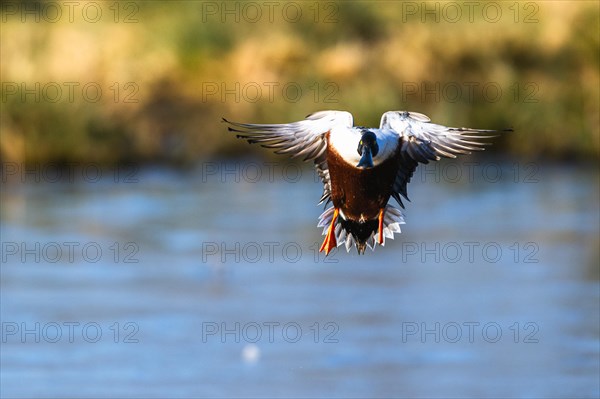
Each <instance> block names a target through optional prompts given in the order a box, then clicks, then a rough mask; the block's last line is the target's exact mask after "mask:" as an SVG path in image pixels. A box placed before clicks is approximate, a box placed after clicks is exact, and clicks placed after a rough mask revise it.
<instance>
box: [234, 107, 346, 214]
mask: <svg viewBox="0 0 600 399" xmlns="http://www.w3.org/2000/svg"><path fill="white" fill-rule="evenodd" d="M223 121H224V122H226V123H228V124H229V131H231V132H235V133H237V137H238V138H241V139H246V140H247V141H248V143H250V144H254V143H256V144H260V145H261V146H263V147H265V148H270V149H274V150H275V153H276V154H288V155H290V156H291V157H292V158H295V157H300V156H302V157H304V158H303V160H304V161H308V160H310V159H314V162H315V167H316V168H317V172H318V173H319V176H320V177H321V180H322V181H323V195H322V197H321V200H320V202H319V203H321V202H323V201H325V200H328V199H329V197H330V194H331V182H330V180H329V169H328V166H327V157H326V153H325V149H326V148H327V137H326V135H327V132H329V131H331V130H332V129H340V128H341V129H344V128H348V129H349V128H351V127H352V125H353V123H354V122H353V118H352V114H351V113H349V112H346V111H319V112H315V113H313V114H310V115H308V116H307V117H306V119H304V120H302V121H298V122H292V123H284V124H271V125H258V124H250V123H238V122H230V121H228V120H226V119H225V118H223Z"/></svg>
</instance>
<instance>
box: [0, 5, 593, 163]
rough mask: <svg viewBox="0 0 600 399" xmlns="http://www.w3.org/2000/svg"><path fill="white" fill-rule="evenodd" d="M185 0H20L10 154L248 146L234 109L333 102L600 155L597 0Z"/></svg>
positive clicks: (269, 111)
mask: <svg viewBox="0 0 600 399" xmlns="http://www.w3.org/2000/svg"><path fill="white" fill-rule="evenodd" d="M176 3H177V6H176V7H175V6H174V5H173V4H172V3H171V2H161V1H148V2H135V3H134V2H121V3H112V2H96V3H95V4H96V7H97V8H98V9H99V10H100V15H101V17H97V16H98V13H97V12H96V13H95V14H94V13H93V11H95V10H90V9H86V10H85V12H86V13H87V14H86V13H84V3H81V4H80V5H79V6H77V7H75V6H73V10H72V11H73V13H72V15H69V9H68V8H67V6H66V5H65V3H57V2H52V3H43V2H42V3H35V2H26V3H18V2H13V3H10V7H6V3H5V4H3V6H2V30H1V61H0V62H1V74H2V109H1V115H0V116H1V120H0V123H1V125H0V128H1V129H0V134H1V142H0V155H1V157H2V160H3V161H9V162H25V163H27V162H77V161H94V162H101V163H113V162H117V161H145V162H156V161H161V162H163V161H164V162H176V163H177V162H193V161H194V160H197V159H200V158H208V157H215V156H235V155H236V154H242V153H243V154H247V152H248V151H256V149H254V148H249V147H248V146H247V145H245V144H244V143H240V142H238V141H236V140H234V139H233V138H232V137H231V136H230V135H228V134H227V133H226V130H225V129H224V127H223V125H222V124H221V123H220V120H221V117H223V116H226V117H228V118H230V119H232V120H240V121H252V122H285V121H292V120H298V119H301V118H303V117H304V116H305V115H306V114H308V113H311V112H314V111H317V110H321V109H345V110H350V111H351V112H353V113H354V115H355V118H356V120H355V122H356V123H357V124H360V125H368V126H373V125H377V124H378V123H379V118H380V115H381V113H383V112H384V111H387V110H391V109H410V110H415V111H419V112H423V113H426V114H428V115H429V116H430V117H431V118H432V119H434V120H435V121H439V122H440V123H444V124H449V125H459V126H473V127H485V128H496V127H498V128H504V127H510V126H512V127H514V128H515V130H516V131H517V132H516V133H515V134H511V135H509V136H507V137H506V138H505V139H503V140H500V142H499V143H498V145H497V146H496V149H497V150H498V151H503V152H507V153H510V155H512V156H517V157H524V158H556V159H576V158H577V159H588V160H590V159H592V160H597V159H599V158H600V139H599V126H600V119H599V111H598V109H599V108H600V104H599V96H600V95H599V87H600V72H599V71H600V60H599V51H600V50H599V48H600V46H599V40H598V37H599V33H600V32H599V11H598V8H599V6H598V3H597V2H593V1H590V2H587V1H581V2H566V1H565V2H555V1H552V2H537V3H532V2H528V3H510V4H509V3H503V2H500V3H493V4H495V5H496V6H486V4H487V3H481V4H480V3H477V4H479V5H478V6H473V7H472V8H471V9H469V8H467V7H466V6H464V5H460V4H458V3H439V2H432V3H421V2H408V3H407V2H404V3H401V2H369V3H367V2H364V3H363V2H344V3H333V2H330V3H314V2H297V3H289V4H293V6H290V5H289V4H288V3H277V2H275V3H268V2H267V3H261V2H250V3H247V2H229V3H222V2H196V1H182V2H176ZM51 4H53V5H51ZM269 4H271V5H269ZM286 4H288V5H286ZM436 4H437V5H436ZM57 5H58V6H57ZM490 7H492V8H490ZM493 7H496V8H493ZM511 7H512V8H511ZM55 9H59V10H61V11H62V14H61V15H60V16H58V14H57V13H56V11H55ZM23 10H27V12H26V13H23ZM498 12H499V13H498Z"/></svg>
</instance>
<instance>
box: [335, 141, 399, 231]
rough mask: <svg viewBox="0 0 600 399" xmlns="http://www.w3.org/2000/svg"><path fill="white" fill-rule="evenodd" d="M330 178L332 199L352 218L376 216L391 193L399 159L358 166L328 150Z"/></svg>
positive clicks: (360, 218) (370, 218) (363, 219)
mask: <svg viewBox="0 0 600 399" xmlns="http://www.w3.org/2000/svg"><path fill="white" fill-rule="evenodd" d="M327 165H328V167H329V176H330V179H331V201H332V202H333V205H334V206H335V207H336V208H339V209H341V211H342V212H343V214H344V215H345V216H346V217H347V218H348V219H350V220H354V221H365V220H372V219H376V218H377V217H378V215H379V210H380V209H381V208H384V207H385V205H386V204H387V202H388V200H389V199H390V196H391V195H392V187H393V185H394V181H395V179H396V173H397V172H398V162H397V160H396V158H395V157H390V158H389V159H388V160H386V161H385V162H382V163H381V164H379V165H377V166H374V167H372V168H369V169H358V168H356V167H354V166H353V165H350V164H348V163H347V162H345V161H344V160H343V159H342V158H341V156H340V155H339V154H338V153H336V152H335V151H333V150H330V151H328V153H327Z"/></svg>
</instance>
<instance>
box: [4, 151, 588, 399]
mask: <svg viewBox="0 0 600 399" xmlns="http://www.w3.org/2000/svg"><path fill="white" fill-rule="evenodd" d="M227 165H229V164H226V163H216V164H214V165H212V166H216V168H217V170H218V169H221V168H225V169H224V170H234V171H235V170H237V171H238V172H240V165H239V164H237V165H236V164H234V165H233V166H231V165H229V166H227ZM259 165H260V163H259ZM442 165H443V164H442ZM461 165H462V164H461ZM451 166H452V165H451ZM228 167H229V168H230V169H226V168H228ZM461 167H462V168H463V169H462V171H461V176H462V177H461V178H459V179H458V178H455V177H456V175H455V174H451V172H453V169H451V168H447V169H443V168H441V169H430V170H429V172H428V173H419V172H417V174H416V175H415V177H414V178H413V183H411V185H410V186H409V193H410V195H411V199H412V201H413V202H410V203H408V204H407V209H406V211H405V215H406V220H407V224H406V225H404V226H403V229H402V230H403V232H402V234H401V235H400V236H396V239H395V240H393V241H388V242H387V243H386V246H385V248H377V249H376V251H375V252H368V253H367V255H366V256H358V255H357V254H356V252H355V251H354V250H353V252H350V254H346V253H345V252H344V253H342V252H335V253H333V254H332V256H331V257H330V258H328V259H327V260H325V259H324V257H323V256H322V254H318V253H317V252H316V249H317V248H318V245H319V244H320V241H321V236H320V233H321V231H320V230H318V229H317V228H316V227H315V226H316V220H317V217H318V216H319V214H320V212H321V211H322V208H321V207H317V206H316V205H315V203H316V200H317V199H318V198H319V196H320V194H321V192H320V190H321V186H320V183H318V182H315V178H314V175H313V174H312V172H310V173H309V172H307V170H301V172H300V175H298V174H297V173H295V174H293V177H290V176H291V175H290V174H289V173H288V174H283V175H282V173H281V169H277V170H276V171H275V173H274V174H273V178H272V179H271V178H268V176H267V175H268V174H267V173H262V177H261V178H260V179H255V177H256V175H255V174H251V173H250V172H251V171H249V170H246V172H248V173H247V174H246V175H242V174H241V172H240V173H238V174H237V175H236V173H237V172H233V173H230V174H227V173H226V174H224V175H223V174H221V173H213V172H214V171H215V169H214V168H211V169H210V172H211V173H207V170H206V169H202V168H198V169H196V170H193V171H188V172H180V171H172V170H166V169H142V170H140V171H137V172H136V175H135V178H134V179H133V181H129V182H125V181H123V179H121V178H119V179H115V178H114V176H113V175H111V174H110V173H106V174H105V176H104V178H102V179H101V180H100V181H98V182H90V181H82V180H81V179H77V181H75V182H62V183H48V182H46V183H44V182H40V183H37V184H25V185H23V184H20V185H19V184H16V185H15V184H6V185H3V188H2V214H1V217H2V230H1V232H2V268H1V289H2V291H1V296H2V297H1V299H2V302H1V316H2V352H1V368H2V369H1V381H0V382H1V384H0V386H1V388H0V389H1V392H0V393H1V396H2V397H33V396H39V397H109V396H111V397H114V396H119V397H134V396H135V397H182V398H186V397H203V396H207V397H267V396H268V397H277V396H283V397H378V396H379V397H390V396H394V397H448V396H462V397H464V396H472V397H490V396H492V397H598V396H599V395H600V388H599V382H598V375H599V372H600V367H599V361H600V360H599V352H600V350H599V338H598V337H599V334H600V328H599V314H600V312H599V310H600V309H599V308H600V305H599V301H600V294H599V284H598V278H599V272H598V268H599V266H598V264H599V251H598V246H599V223H600V215H599V184H598V179H599V175H598V172H597V171H594V170H593V168H589V169H586V168H575V167H570V166H563V165H545V164H542V165H537V164H536V165H533V164H526V165H520V164H510V163H507V164H502V165H501V169H499V170H500V171H501V175H500V176H497V174H494V173H492V172H495V171H497V170H496V168H495V169H494V170H486V172H485V173H482V170H483V169H482V168H476V170H475V173H473V175H472V178H471V176H468V173H467V169H465V168H464V165H462V166H461ZM236 168H237V169H236ZM292 171H296V172H297V171H298V169H293V170H292ZM263 172H264V171H263ZM288 172H289V170H288ZM240 176H241V178H240ZM282 176H283V177H282ZM115 180H116V182H115ZM236 180H239V181H236ZM271 180H272V181H271ZM436 180H439V183H438V184H436ZM69 248H72V249H73V250H72V255H73V256H72V257H71V256H70V255H71V254H70V252H69ZM84 249H85V251H84ZM98 250H99V251H100V252H98ZM58 251H61V253H60V256H59V255H57V254H58ZM100 334H101V335H100ZM36 341H39V342H36Z"/></svg>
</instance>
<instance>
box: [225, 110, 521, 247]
mask: <svg viewBox="0 0 600 399" xmlns="http://www.w3.org/2000/svg"><path fill="white" fill-rule="evenodd" d="M223 121H224V122H226V123H227V124H229V127H228V130H229V131H232V132H235V133H237V137H238V138H241V139H246V140H247V141H248V142H249V143H251V144H253V143H256V144H260V145H261V146H263V147H265V148H271V149H274V150H275V153H277V154H288V155H291V156H292V157H303V160H304V161H309V160H313V161H314V163H315V167H316V169H317V172H318V174H319V176H320V178H321V180H322V182H323V195H322V196H321V199H320V201H319V204H322V203H325V206H327V204H328V203H329V202H332V203H333V206H332V207H330V208H328V209H327V210H325V212H323V213H322V214H321V216H320V217H319V224H318V227H323V228H324V229H323V235H325V239H324V240H323V244H322V245H321V248H320V250H319V251H320V252H322V251H325V254H326V255H328V254H329V252H330V251H331V250H332V249H333V248H335V247H337V246H339V245H342V244H345V247H346V251H348V252H349V251H350V248H352V246H353V245H354V246H356V249H357V250H358V253H359V254H364V252H365V249H366V247H367V246H368V247H369V248H371V250H374V249H375V245H376V244H379V245H381V246H383V245H385V239H386V238H391V239H393V238H394V233H400V225H401V224H404V223H405V222H404V217H403V214H402V212H401V211H400V209H398V208H397V207H395V206H393V205H391V204H388V200H389V199H390V197H393V198H394V199H395V200H396V201H397V202H398V204H399V205H400V206H401V207H402V208H404V204H403V203H402V199H401V197H404V198H405V199H406V200H409V199H408V194H407V191H406V185H407V183H408V182H409V181H410V179H411V177H412V175H413V173H414V171H415V169H416V168H417V165H418V164H419V163H425V164H426V163H429V161H439V160H440V159H441V157H446V158H456V155H457V154H470V153H471V151H473V150H483V149H484V148H483V146H485V145H488V144H489V143H485V142H482V141H481V140H482V139H488V138H492V137H496V134H493V133H498V131H497V130H482V129H469V128H462V127H461V128H454V127H446V126H442V125H438V124H435V123H431V120H430V119H429V118H428V117H427V116H426V115H423V114H421V113H418V112H409V111H389V112H386V113H384V114H383V116H382V117H381V123H380V126H379V129H376V128H368V127H362V126H354V123H353V118H352V114H350V113H349V112H346V111H319V112H315V113H313V114H311V115H308V116H307V117H306V119H304V120H302V121H298V122H292V123H285V124H268V125H267V124H265V125H263V124H260V125H259V124H248V123H238V122H231V121H228V120H226V119H225V118H223ZM506 130H510V129H506ZM490 133H492V134H490Z"/></svg>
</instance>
